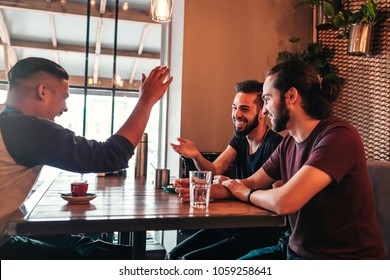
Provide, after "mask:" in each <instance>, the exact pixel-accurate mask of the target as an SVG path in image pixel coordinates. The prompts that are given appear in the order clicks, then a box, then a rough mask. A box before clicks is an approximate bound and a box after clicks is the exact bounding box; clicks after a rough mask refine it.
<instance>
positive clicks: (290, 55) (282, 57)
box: [277, 37, 344, 83]
mask: <svg viewBox="0 0 390 280" xmlns="http://www.w3.org/2000/svg"><path fill="white" fill-rule="evenodd" d="M289 42H290V43H292V44H298V43H299V42H300V39H299V38H296V37H291V38H290V39H289ZM333 56H334V51H333V50H331V49H329V48H326V47H323V46H322V44H320V43H311V44H309V45H308V47H307V49H305V50H304V51H300V50H298V51H296V52H288V51H282V52H280V53H279V54H278V57H277V63H279V62H284V61H290V60H302V61H305V62H307V63H308V64H310V65H312V66H313V67H314V68H315V69H316V70H317V73H318V74H319V75H320V76H321V77H323V78H327V79H331V80H335V81H338V82H340V83H343V82H344V79H343V78H341V77H339V76H338V75H337V72H338V71H337V68H336V67H334V66H333V65H331V64H330V63H329V61H328V60H329V59H330V58H332V57H333Z"/></svg>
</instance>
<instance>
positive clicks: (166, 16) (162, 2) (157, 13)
mask: <svg viewBox="0 0 390 280" xmlns="http://www.w3.org/2000/svg"><path fill="white" fill-rule="evenodd" d="M173 4H174V0H151V2H150V9H151V12H152V19H153V20H154V21H157V22H169V21H171V18H172V11H173Z"/></svg>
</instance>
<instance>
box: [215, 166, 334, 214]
mask: <svg viewBox="0 0 390 280" xmlns="http://www.w3.org/2000/svg"><path fill="white" fill-rule="evenodd" d="M257 173H259V174H257ZM257 173H255V174H257V175H258V180H259V181H265V180H267V177H268V175H267V174H266V173H265V172H264V170H263V169H262V168H261V169H260V171H258V172H257ZM251 178H252V177H249V178H248V179H245V180H228V181H225V182H223V183H222V184H223V185H224V186H225V187H227V188H228V189H229V190H230V191H231V193H232V194H233V195H234V196H235V197H237V198H238V199H240V200H242V201H245V202H249V201H248V193H249V190H250V189H253V188H254V187H256V182H255V181H253V180H250V179H251ZM252 179H253V178H252ZM268 179H271V178H270V177H268ZM331 181H332V178H331V177H330V176H329V175H328V174H327V173H325V172H324V171H322V170H320V169H318V168H315V167H313V166H309V165H304V166H303V167H302V168H301V169H300V170H299V171H298V172H297V173H296V174H295V175H294V176H293V177H292V178H291V179H290V180H289V181H288V182H287V183H285V184H284V185H283V186H281V187H279V188H273V189H270V190H258V191H255V192H253V193H252V194H251V196H250V202H251V203H253V204H255V205H256V206H259V207H261V208H265V209H268V210H271V211H273V212H275V213H278V214H281V215H288V214H291V213H295V212H297V211H298V210H299V209H301V208H302V207H303V206H304V205H305V204H306V203H307V202H308V201H309V200H310V199H311V198H312V197H313V196H314V195H316V194H317V193H318V192H320V191H321V190H322V189H324V188H325V187H326V186H327V185H329V184H330V183H331ZM246 184H247V185H246ZM259 187H261V185H260V186H259Z"/></svg>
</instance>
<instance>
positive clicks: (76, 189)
mask: <svg viewBox="0 0 390 280" xmlns="http://www.w3.org/2000/svg"><path fill="white" fill-rule="evenodd" d="M70 190H71V192H72V196H86V195H87V191H88V183H87V181H77V182H73V183H71V184H70Z"/></svg>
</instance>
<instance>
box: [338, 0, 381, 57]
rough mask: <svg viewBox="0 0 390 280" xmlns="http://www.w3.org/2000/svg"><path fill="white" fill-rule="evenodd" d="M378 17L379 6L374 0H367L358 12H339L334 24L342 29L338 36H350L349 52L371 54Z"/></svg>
mask: <svg viewBox="0 0 390 280" xmlns="http://www.w3.org/2000/svg"><path fill="white" fill-rule="evenodd" d="M377 18H378V7H377V3H376V2H375V1H374V0H367V1H366V3H365V4H362V5H361V6H360V10H359V11H358V12H356V13H351V12H350V11H348V10H341V11H339V12H338V13H337V15H336V16H335V17H334V20H333V24H334V26H335V27H336V28H338V29H341V33H340V34H338V38H348V50H347V53H348V54H352V55H366V56H370V55H371V44H372V43H371V42H372V36H373V29H374V26H375V23H376V22H377Z"/></svg>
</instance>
